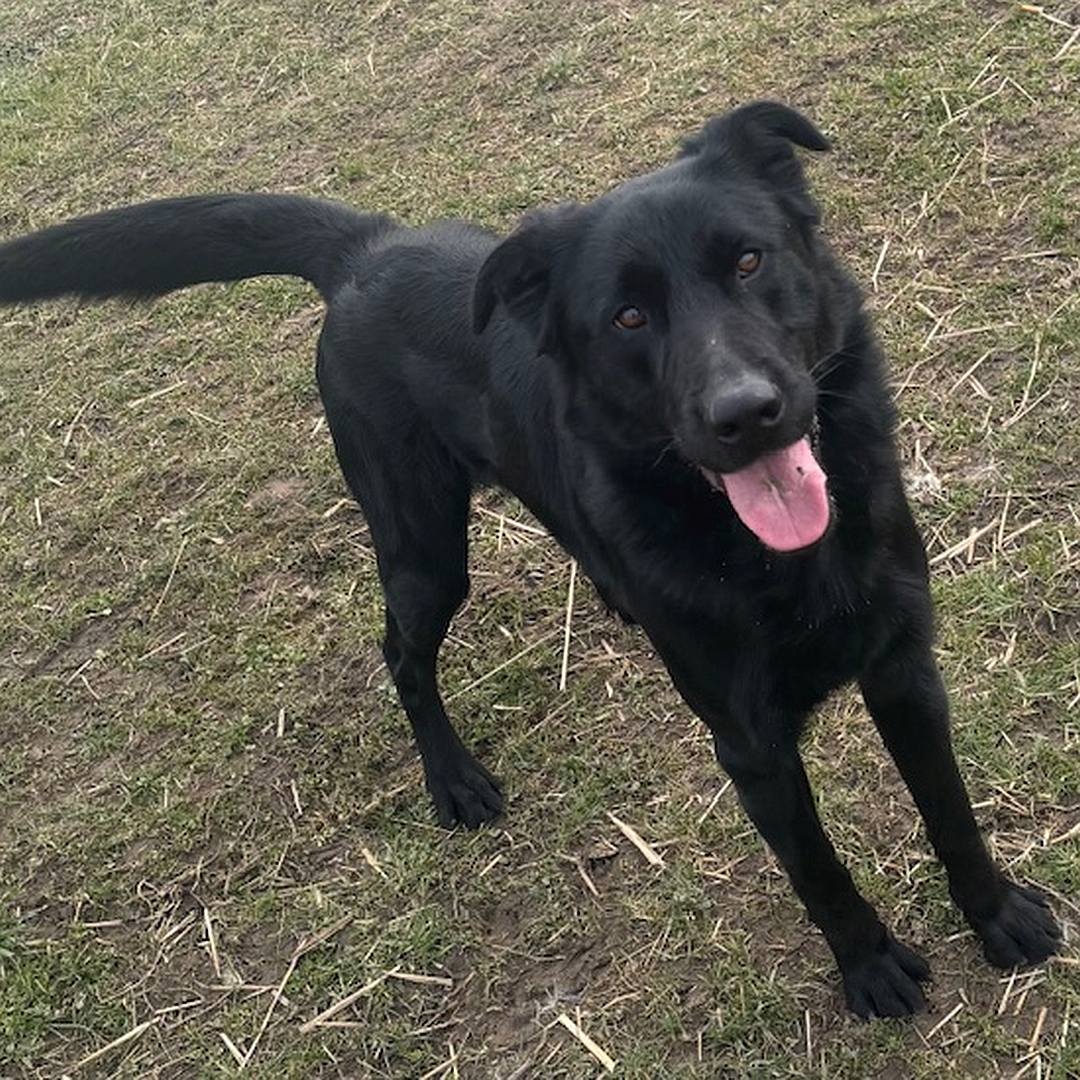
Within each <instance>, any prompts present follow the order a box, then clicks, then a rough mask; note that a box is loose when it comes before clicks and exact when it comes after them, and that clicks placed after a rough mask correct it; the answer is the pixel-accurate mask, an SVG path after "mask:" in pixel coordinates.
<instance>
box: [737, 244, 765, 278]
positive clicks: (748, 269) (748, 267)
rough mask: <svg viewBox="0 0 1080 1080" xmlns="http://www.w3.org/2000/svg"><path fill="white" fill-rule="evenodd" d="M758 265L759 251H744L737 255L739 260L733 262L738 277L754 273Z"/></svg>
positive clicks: (759, 264)
mask: <svg viewBox="0 0 1080 1080" xmlns="http://www.w3.org/2000/svg"><path fill="white" fill-rule="evenodd" d="M760 266H761V252H760V251H744V252H743V253H742V254H741V255H740V256H739V261H738V262H737V263H736V264H735V268H736V269H737V270H738V272H739V277H741V278H748V277H749V276H750V275H751V274H756V273H757V271H758V268H759V267H760Z"/></svg>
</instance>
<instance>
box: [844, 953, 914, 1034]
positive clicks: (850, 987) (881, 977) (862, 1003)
mask: <svg viewBox="0 0 1080 1080" xmlns="http://www.w3.org/2000/svg"><path fill="white" fill-rule="evenodd" d="M840 973H841V975H842V977H843V980H844V999H845V1001H846V1002H847V1007H848V1008H849V1009H850V1010H851V1011H852V1012H853V1013H854V1014H855V1015H856V1016H858V1017H861V1018H862V1019H863V1020H870V1019H872V1018H874V1017H884V1016H911V1015H912V1014H913V1013H917V1012H922V1010H923V1009H925V1008H926V998H925V997H924V996H923V992H922V987H921V986H920V985H919V984H920V983H923V982H926V981H927V979H929V978H930V968H929V967H928V966H927V963H926V961H925V960H923V958H922V957H921V956H919V955H918V954H917V953H915V952H912V950H911V949H909V948H908V947H907V946H906V945H901V944H900V942H899V941H897V940H896V939H895V938H893V937H892V935H891V934H888V933H887V934H885V936H884V938H883V940H882V941H881V943H880V944H879V945H878V947H877V948H876V949H875V950H874V951H872V952H870V953H867V954H866V955H864V956H861V957H859V958H858V959H857V960H855V961H853V962H849V963H847V964H846V965H845V966H844V967H843V968H842V969H841V972H840Z"/></svg>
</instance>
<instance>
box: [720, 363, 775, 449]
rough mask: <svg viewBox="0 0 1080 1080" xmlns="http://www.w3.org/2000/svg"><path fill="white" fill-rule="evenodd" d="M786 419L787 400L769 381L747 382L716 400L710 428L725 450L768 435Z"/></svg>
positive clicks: (724, 392) (751, 380)
mask: <svg viewBox="0 0 1080 1080" xmlns="http://www.w3.org/2000/svg"><path fill="white" fill-rule="evenodd" d="M783 415H784V399H783V398H782V397H781V396H780V391H779V390H778V389H777V388H776V387H775V386H774V385H773V384H772V383H771V382H770V381H769V380H768V379H746V380H743V381H742V382H740V383H739V384H738V385H736V386H732V387H727V388H725V389H724V390H722V391H721V392H720V393H718V394H717V395H716V397H715V398H713V400H712V402H711V403H710V405H709V409H708V420H709V425H710V427H711V428H712V430H713V433H714V434H715V435H716V438H717V439H718V440H719V441H720V442H722V443H723V444H724V445H725V446H737V445H738V444H739V443H743V442H747V441H752V440H753V439H755V438H757V437H760V436H761V435H764V434H766V433H768V431H769V430H770V429H771V428H775V427H776V425H777V424H779V423H780V420H781V418H782V417H783Z"/></svg>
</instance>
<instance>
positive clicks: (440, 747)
mask: <svg viewBox="0 0 1080 1080" xmlns="http://www.w3.org/2000/svg"><path fill="white" fill-rule="evenodd" d="M324 399H325V400H326V406H327V408H326V415H327V420H328V422H329V424H330V430H331V433H332V434H333V436H334V446H335V449H336V451H337V456H338V461H339V463H340V464H341V469H342V472H343V473H344V475H345V480H346V482H347V483H348V485H349V487H350V488H351V489H352V492H353V494H354V495H355V496H356V498H357V501H358V502H359V503H360V506H361V508H362V510H363V511H364V516H365V517H366V518H367V522H368V526H369V528H370V530H371V538H372V541H373V543H374V546H375V555H376V559H377V561H378V566H379V577H380V579H381V582H382V588H383V595H384V597H385V600H386V637H385V640H384V641H383V656H384V657H385V659H386V664H387V666H388V667H389V669H390V674H391V675H392V676H393V679H394V685H395V686H396V687H397V692H398V696H399V697H400V699H401V703H402V705H403V706H404V708H405V712H406V714H407V715H408V717H409V721H410V723H411V724H412V728H413V732H414V734H415V736H416V744H417V747H418V749H419V751H420V757H421V760H422V762H423V767H424V780H425V783H426V785H427V788H428V791H429V792H430V793H431V796H432V798H433V800H434V802H435V811H436V813H437V815H438V819H439V823H440V824H441V825H443V826H445V827H447V828H451V827H453V826H454V825H458V824H460V825H464V826H466V827H467V828H476V827H477V826H479V825H481V824H482V823H483V822H485V821H490V820H491V819H493V818H495V817H498V816H499V814H500V813H501V812H502V795H501V793H500V789H499V783H498V781H497V780H496V779H495V777H494V776H492V774H491V773H490V772H488V770H487V769H486V768H484V766H483V765H481V764H480V763H479V762H478V761H477V760H476V759H475V758H474V757H473V755H472V754H471V753H470V752H469V750H468V749H467V748H466V747H465V745H464V744H463V743H462V741H461V739H460V738H459V737H458V735H457V732H456V731H454V728H453V726H452V725H451V723H450V720H449V718H448V717H447V714H446V709H445V707H444V705H443V701H442V698H441V696H440V694H439V689H438V684H437V681H436V661H437V657H438V652H439V647H440V646H441V644H442V642H443V639H444V637H445V636H446V631H447V628H448V626H449V625H450V620H451V619H452V618H453V615H454V612H455V611H457V609H458V607H459V606H460V605H461V603H462V601H463V600H464V599H465V597H466V595H467V594H468V591H469V578H468V569H467V535H466V526H467V522H468V515H469V499H470V495H471V483H470V479H469V475H468V472H467V471H466V469H465V467H464V466H463V465H461V463H459V462H457V461H455V460H454V459H453V458H452V457H451V456H450V455H449V454H448V453H447V452H446V451H445V450H444V449H443V448H442V446H441V445H439V444H438V443H437V442H436V441H435V439H434V438H433V437H430V436H428V435H427V434H426V433H424V431H423V429H422V428H418V427H417V425H415V424H414V423H411V422H410V421H412V420H415V417H410V416H408V415H407V414H406V415H403V413H405V409H404V408H399V409H395V408H392V407H391V408H387V409H386V411H385V414H383V415H380V416H378V417H373V416H371V415H370V414H368V415H367V416H362V415H360V414H359V412H358V411H355V410H353V409H349V408H343V407H342V402H341V401H340V399H339V398H338V397H337V396H336V395H331V394H326V393H325V387H324ZM397 404H400V403H397ZM388 416H389V417H390V419H387V417H388Z"/></svg>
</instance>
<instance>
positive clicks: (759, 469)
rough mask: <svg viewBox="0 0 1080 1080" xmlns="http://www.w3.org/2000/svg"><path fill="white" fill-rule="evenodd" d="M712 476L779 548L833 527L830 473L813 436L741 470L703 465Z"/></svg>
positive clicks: (761, 535)
mask: <svg viewBox="0 0 1080 1080" xmlns="http://www.w3.org/2000/svg"><path fill="white" fill-rule="evenodd" d="M701 471H702V472H703V473H704V474H705V478H706V480H708V481H709V483H710V484H711V485H712V486H713V487H714V488H716V489H717V490H718V491H723V492H724V494H726V495H727V497H728V500H729V501H730V502H731V506H732V508H733V509H734V511H735V513H736V514H738V515H739V520H740V521H741V522H742V523H743V524H744V525H745V526H746V527H747V528H748V529H749V530H750V531H751V532H752V533H753V534H754V535H755V536H756V537H757V538H758V539H759V540H760V541H761V542H762V543H763V544H764V545H765V546H766V547H769V548H772V549H773V550H774V551H798V550H799V549H800V548H806V547H809V546H810V545H811V544H816V543H817V542H818V541H819V540H820V539H821V538H822V537H823V536H824V535H825V532H826V530H827V529H828V527H829V518H830V506H829V493H828V491H827V490H826V486H825V483H826V477H825V472H824V470H823V469H822V468H821V466H820V465H819V464H818V461H817V458H816V457H814V451H813V449H812V447H811V445H810V436H804V437H803V438H802V439H800V440H799V441H798V442H795V443H792V444H791V445H790V446H787V447H785V448H784V449H783V450H774V451H773V452H772V453H769V454H764V455H762V456H761V457H759V458H758V459H757V461H755V462H754V463H753V464H751V465H747V466H746V467H745V468H743V469H739V470H738V471H737V472H730V473H720V472H714V471H713V470H711V469H706V468H705V467H704V466H701Z"/></svg>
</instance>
